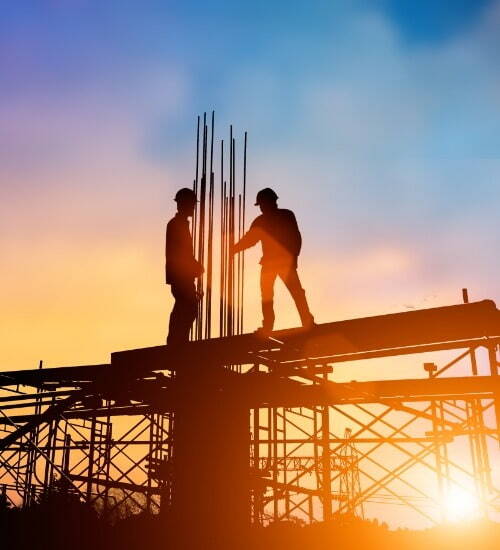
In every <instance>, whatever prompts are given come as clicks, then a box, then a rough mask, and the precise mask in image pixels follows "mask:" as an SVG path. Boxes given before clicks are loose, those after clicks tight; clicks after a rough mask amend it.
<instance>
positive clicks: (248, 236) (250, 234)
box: [233, 223, 261, 254]
mask: <svg viewBox="0 0 500 550" xmlns="http://www.w3.org/2000/svg"><path fill="white" fill-rule="evenodd" d="M260 239H261V230H260V228H259V227H257V226H256V225H255V224H254V223H252V225H251V226H250V229H249V230H248V231H247V232H246V233H245V234H244V235H243V237H241V239H240V240H239V241H238V242H237V243H236V244H235V245H234V246H233V254H237V253H238V252H241V251H242V250H245V249H246V248H250V247H251V246H253V245H255V244H257V243H258V242H259V241H260Z"/></svg>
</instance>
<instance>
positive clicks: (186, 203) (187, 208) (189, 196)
mask: <svg viewBox="0 0 500 550" xmlns="http://www.w3.org/2000/svg"><path fill="white" fill-rule="evenodd" d="M174 201H175V202H176V203H177V211H178V212H179V214H183V215H184V216H192V215H193V214H194V208H195V206H196V193H195V192H194V191H193V190H192V189H189V188H187V187H183V188H182V189H179V191H177V193H176V194H175V197H174Z"/></svg>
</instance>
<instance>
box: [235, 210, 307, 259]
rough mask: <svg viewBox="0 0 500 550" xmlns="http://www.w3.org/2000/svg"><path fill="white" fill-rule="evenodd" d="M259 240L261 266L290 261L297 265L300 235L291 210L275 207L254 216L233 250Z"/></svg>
mask: <svg viewBox="0 0 500 550" xmlns="http://www.w3.org/2000/svg"><path fill="white" fill-rule="evenodd" d="M259 241H261V243H262V259H261V260H260V263H261V264H262V265H263V266H273V265H276V266H282V265H289V264H290V263H291V264H292V265H293V266H295V267H296V266H297V257H298V255H299V253H300V248H301V246H302V237H301V235H300V231H299V227H298V225H297V220H296V219H295V215H294V213H293V212H292V211H291V210H286V209H284V208H277V209H276V210H274V211H273V212H269V213H267V214H262V215H261V216H259V217H257V218H255V220H254V221H253V222H252V225H251V226H250V229H249V230H248V232H247V233H246V234H245V235H244V236H243V238H242V239H241V240H240V242H239V243H238V244H237V245H236V246H235V251H236V252H238V251H240V250H244V249H245V248H249V247H250V246H253V245H254V244H256V243H257V242H259Z"/></svg>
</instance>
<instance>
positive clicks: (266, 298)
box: [260, 265, 277, 331]
mask: <svg viewBox="0 0 500 550" xmlns="http://www.w3.org/2000/svg"><path fill="white" fill-rule="evenodd" d="M276 276H277V272H276V269H274V268H270V267H266V266H264V265H263V266H262V268H261V271H260V292H261V295H262V328H263V329H264V330H265V331H271V330H273V326H274V308H273V298H274V281H275V280H276Z"/></svg>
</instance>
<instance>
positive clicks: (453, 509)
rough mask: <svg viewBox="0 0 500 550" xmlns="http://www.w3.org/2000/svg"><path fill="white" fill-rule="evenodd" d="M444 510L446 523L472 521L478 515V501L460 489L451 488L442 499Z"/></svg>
mask: <svg viewBox="0 0 500 550" xmlns="http://www.w3.org/2000/svg"><path fill="white" fill-rule="evenodd" d="M444 510H445V515H446V519H447V520H448V521H452V522H459V521H464V520H468V519H473V518H475V517H477V515H478V513H479V500H478V499H477V497H476V496H475V495H473V494H472V493H469V492H468V491H466V490H464V489H461V488H460V487H452V488H451V489H449V491H448V493H447V495H446V497H445V499H444Z"/></svg>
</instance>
